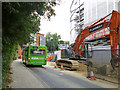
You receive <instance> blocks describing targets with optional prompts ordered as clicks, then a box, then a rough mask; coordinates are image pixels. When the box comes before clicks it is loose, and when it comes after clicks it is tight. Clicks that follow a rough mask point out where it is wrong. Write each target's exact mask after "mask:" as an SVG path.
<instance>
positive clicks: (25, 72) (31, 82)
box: [10, 59, 48, 88]
mask: <svg viewBox="0 0 120 90" xmlns="http://www.w3.org/2000/svg"><path fill="white" fill-rule="evenodd" d="M11 68H12V72H13V74H12V80H13V82H12V83H11V84H10V87H11V88H47V87H48V86H47V85H46V84H45V82H44V81H43V80H42V79H41V78H39V79H38V78H36V75H35V74H34V73H32V72H31V71H30V70H29V69H28V68H26V67H25V66H24V65H23V64H22V61H21V59H18V60H15V61H13V63H12V65H11Z"/></svg>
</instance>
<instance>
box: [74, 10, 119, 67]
mask: <svg viewBox="0 0 120 90" xmlns="http://www.w3.org/2000/svg"><path fill="white" fill-rule="evenodd" d="M110 15H112V16H111V18H110V20H109V21H108V20H105V19H106V17H108V16H110ZM105 28H109V30H110V41H111V56H112V58H113V59H112V64H113V65H112V66H114V65H115V63H116V64H118V62H119V61H120V58H119V57H120V56H119V54H120V50H119V49H118V47H119V48H120V14H119V13H118V12H117V11H114V10H113V12H112V13H110V14H109V15H107V16H105V17H104V18H101V19H100V20H98V21H97V22H95V23H94V24H92V25H90V26H88V27H87V28H85V29H84V30H82V31H81V32H80V34H79V35H78V36H77V38H76V40H75V44H74V46H73V51H74V52H75V56H80V55H81V52H82V49H83V47H84V42H85V38H86V37H88V36H89V35H91V34H93V33H95V32H97V31H100V30H103V29H105Z"/></svg>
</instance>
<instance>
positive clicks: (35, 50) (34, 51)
mask: <svg viewBox="0 0 120 90" xmlns="http://www.w3.org/2000/svg"><path fill="white" fill-rule="evenodd" d="M30 54H31V55H44V54H45V50H40V49H39V50H37V49H31V53H30Z"/></svg>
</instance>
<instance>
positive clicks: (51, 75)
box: [29, 66, 111, 88]
mask: <svg viewBox="0 0 120 90" xmlns="http://www.w3.org/2000/svg"><path fill="white" fill-rule="evenodd" d="M29 69H30V70H32V71H33V72H34V73H35V74H36V75H37V76H38V77H39V78H42V80H43V81H44V82H45V83H46V84H47V85H48V86H49V87H50V88H110V87H111V85H110V86H109V85H105V84H103V83H100V82H97V81H94V80H93V81H91V80H88V79H85V78H83V77H81V76H77V77H75V76H74V74H71V73H65V71H61V70H56V69H54V68H49V67H44V66H43V67H41V68H40V67H29Z"/></svg>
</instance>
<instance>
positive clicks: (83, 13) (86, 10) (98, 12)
mask: <svg viewBox="0 0 120 90" xmlns="http://www.w3.org/2000/svg"><path fill="white" fill-rule="evenodd" d="M79 6H80V8H78V7H79ZM70 9H71V17H70V21H71V22H70V23H71V39H70V40H71V41H70V43H73V42H74V40H75V38H76V36H77V35H78V34H79V32H80V29H84V28H85V27H86V26H89V25H91V24H92V23H94V22H95V21H97V20H99V19H100V18H102V17H104V16H106V15H108V14H109V13H111V12H112V11H113V10H116V11H118V12H120V0H73V1H72V4H71V7H70ZM73 12H74V13H73Z"/></svg>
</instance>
